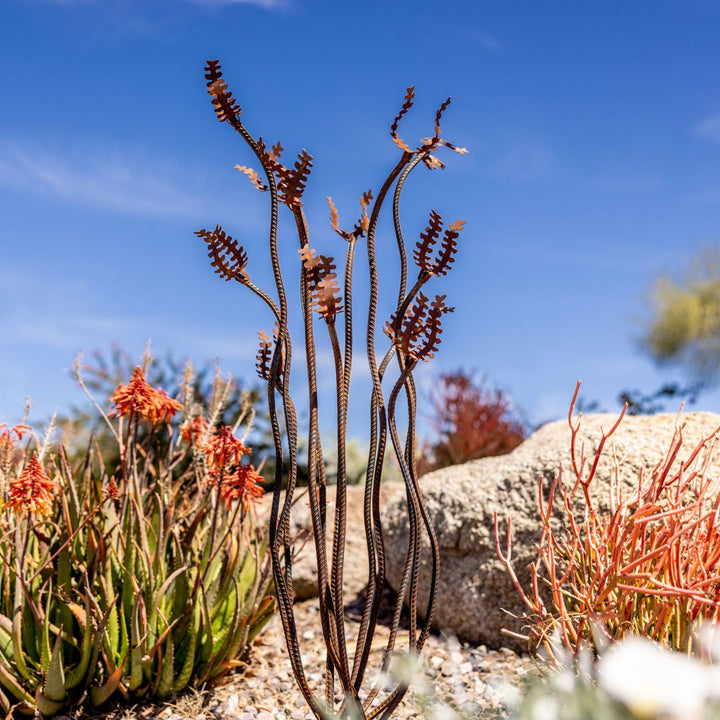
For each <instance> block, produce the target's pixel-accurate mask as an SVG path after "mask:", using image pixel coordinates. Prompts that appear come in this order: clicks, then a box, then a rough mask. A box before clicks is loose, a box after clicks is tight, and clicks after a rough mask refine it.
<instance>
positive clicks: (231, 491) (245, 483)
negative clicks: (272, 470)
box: [220, 463, 265, 510]
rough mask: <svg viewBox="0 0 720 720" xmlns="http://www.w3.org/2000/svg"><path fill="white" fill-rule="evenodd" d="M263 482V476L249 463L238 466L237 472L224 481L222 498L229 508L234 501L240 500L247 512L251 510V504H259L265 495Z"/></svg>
mask: <svg viewBox="0 0 720 720" xmlns="http://www.w3.org/2000/svg"><path fill="white" fill-rule="evenodd" d="M262 481H263V476H262V475H260V474H259V473H258V472H256V470H255V468H254V467H253V466H252V465H250V464H249V463H248V464H246V465H238V466H237V470H236V471H235V472H234V473H233V474H232V475H229V476H228V477H227V478H225V479H224V480H223V483H222V485H221V486H220V497H221V498H222V499H223V500H225V502H226V503H227V504H228V507H229V506H230V505H231V504H232V501H233V500H238V501H239V502H241V503H242V505H243V507H244V508H245V510H249V509H250V506H251V504H252V503H253V502H258V501H259V500H260V498H261V497H262V496H263V495H264V494H265V490H263V488H262V487H261V486H260V484H259V483H261V482H262Z"/></svg>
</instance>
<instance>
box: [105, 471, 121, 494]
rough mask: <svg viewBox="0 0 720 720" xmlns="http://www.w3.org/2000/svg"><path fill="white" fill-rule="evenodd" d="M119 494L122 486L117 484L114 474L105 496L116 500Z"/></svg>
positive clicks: (109, 481)
mask: <svg viewBox="0 0 720 720" xmlns="http://www.w3.org/2000/svg"><path fill="white" fill-rule="evenodd" d="M118 495H120V488H119V487H118V486H117V483H116V482H115V476H114V475H113V476H112V477H111V478H110V480H108V484H107V485H106V486H105V497H106V498H109V499H110V500H116V499H117V497H118Z"/></svg>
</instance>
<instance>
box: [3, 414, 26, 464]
mask: <svg viewBox="0 0 720 720" xmlns="http://www.w3.org/2000/svg"><path fill="white" fill-rule="evenodd" d="M31 429H32V428H31V427H30V426H29V425H16V426H15V427H14V428H8V426H7V423H0V472H8V471H9V467H10V464H11V462H12V460H13V456H14V454H15V447H16V443H17V441H19V440H22V436H23V435H24V434H25V433H28V432H30V430H31ZM13 435H14V436H15V437H13Z"/></svg>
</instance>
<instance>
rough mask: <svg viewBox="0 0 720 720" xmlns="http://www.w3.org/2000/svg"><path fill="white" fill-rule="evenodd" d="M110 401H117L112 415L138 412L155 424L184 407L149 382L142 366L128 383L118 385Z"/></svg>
mask: <svg viewBox="0 0 720 720" xmlns="http://www.w3.org/2000/svg"><path fill="white" fill-rule="evenodd" d="M110 402H113V403H115V410H114V411H113V412H112V413H111V415H122V416H128V415H130V414H131V413H136V414H137V415H139V416H140V417H141V418H143V420H148V421H149V422H151V423H152V424H153V425H158V424H159V423H162V422H167V421H168V420H170V418H171V417H172V416H173V415H174V414H175V412H176V411H177V410H180V409H182V405H181V404H180V403H179V402H178V401H177V400H173V399H172V398H171V397H168V394H167V393H166V392H165V391H164V390H160V389H158V390H156V389H155V388H154V387H152V386H151V385H149V384H148V382H147V380H145V375H144V374H143V371H142V368H141V367H140V366H138V367H136V368H135V372H134V373H133V376H132V379H131V380H130V382H129V383H128V384H127V385H119V386H118V389H117V390H116V391H115V392H114V393H113V394H112V396H111V397H110Z"/></svg>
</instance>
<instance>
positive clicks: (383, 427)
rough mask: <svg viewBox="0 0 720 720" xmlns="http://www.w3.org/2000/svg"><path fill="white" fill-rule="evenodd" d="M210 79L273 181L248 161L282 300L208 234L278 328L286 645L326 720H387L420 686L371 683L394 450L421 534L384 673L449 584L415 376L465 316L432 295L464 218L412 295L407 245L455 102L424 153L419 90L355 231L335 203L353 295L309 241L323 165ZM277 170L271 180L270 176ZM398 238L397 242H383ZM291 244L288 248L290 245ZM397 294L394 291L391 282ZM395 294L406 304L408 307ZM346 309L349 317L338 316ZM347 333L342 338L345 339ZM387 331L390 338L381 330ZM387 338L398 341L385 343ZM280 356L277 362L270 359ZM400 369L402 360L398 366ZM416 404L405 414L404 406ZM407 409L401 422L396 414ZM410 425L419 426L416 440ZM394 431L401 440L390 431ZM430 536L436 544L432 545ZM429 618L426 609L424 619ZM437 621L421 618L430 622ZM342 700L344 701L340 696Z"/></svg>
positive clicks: (435, 245)
mask: <svg viewBox="0 0 720 720" xmlns="http://www.w3.org/2000/svg"><path fill="white" fill-rule="evenodd" d="M205 78H206V80H207V86H208V93H209V95H210V97H211V101H212V104H213V107H214V108H215V112H216V114H217V117H218V119H219V120H220V121H221V122H225V123H227V124H229V125H230V126H231V127H232V128H233V129H234V130H235V131H237V132H238V133H239V134H240V136H241V137H242V139H243V140H244V142H245V143H246V144H247V145H248V146H249V147H250V149H251V150H252V152H253V154H254V155H255V157H256V159H257V161H258V162H259V163H260V166H261V170H262V172H261V173H258V172H256V171H255V170H254V169H252V168H249V167H247V166H244V165H243V166H236V167H237V169H238V170H239V171H241V172H242V173H243V174H244V175H246V176H247V177H248V179H249V180H250V181H251V183H252V185H253V186H254V187H255V188H257V189H258V190H261V191H264V192H268V193H269V194H270V213H269V238H268V241H269V254H270V261H271V264H272V270H273V277H274V281H275V293H274V295H275V297H274V298H273V297H272V295H273V293H268V292H266V291H263V290H261V289H259V288H258V287H256V286H255V285H254V284H253V283H252V281H251V279H250V277H249V275H248V272H247V264H248V256H247V253H246V252H245V250H244V249H243V248H242V247H240V246H239V245H238V244H237V242H236V241H235V240H233V239H232V238H231V237H230V236H229V235H227V234H226V233H225V232H224V230H222V228H221V227H220V226H217V227H216V229H215V231H214V232H208V231H207V230H202V231H199V232H198V235H199V236H200V237H202V239H203V240H204V241H205V242H206V243H207V245H208V250H209V256H210V258H211V261H212V265H213V267H214V268H215V271H216V272H217V273H218V274H219V275H220V276H221V277H222V278H223V279H225V280H235V281H236V282H238V283H240V284H241V285H246V286H248V287H249V288H250V289H251V291H253V292H254V293H255V294H256V295H257V296H258V297H259V298H260V299H261V300H263V301H264V302H265V304H266V305H267V306H268V308H269V310H270V311H271V312H272V315H273V318H274V320H275V322H276V326H275V333H274V341H270V337H269V335H268V334H266V333H262V334H261V346H260V352H259V353H258V364H257V368H258V372H259V374H260V376H261V377H262V378H263V379H264V380H265V381H266V382H267V398H268V412H269V415H270V426H271V430H272V435H273V446H274V451H275V476H274V495H273V502H272V508H271V513H270V521H269V524H270V529H269V537H270V555H271V559H272V566H273V577H274V581H275V587H276V592H277V600H278V608H279V614H280V619H281V622H282V627H283V632H284V635H285V638H286V642H287V650H288V657H289V660H290V664H291V667H292V671H293V674H294V676H295V679H296V681H297V683H298V686H299V688H300V690H301V692H302V694H303V695H304V697H305V699H306V701H307V702H308V704H309V705H310V708H311V710H312V712H313V713H314V714H315V715H316V716H317V717H318V718H320V717H321V716H322V714H323V711H324V709H332V711H333V712H335V713H337V714H338V715H340V716H341V717H350V716H352V717H354V718H362V719H363V720H371V719H372V718H388V717H390V715H391V714H392V713H393V711H394V709H395V708H396V707H397V705H398V703H399V702H400V701H401V700H402V698H403V696H404V694H405V693H406V691H407V682H405V681H402V680H401V681H398V682H396V683H395V685H394V687H391V688H388V687H387V686H386V685H385V684H383V685H380V684H377V683H374V684H373V683H370V687H369V688H367V687H365V686H366V685H367V683H364V680H365V675H366V670H367V669H368V661H369V659H370V656H371V651H372V650H373V648H374V647H375V645H374V640H375V637H376V629H377V620H378V613H379V611H380V601H381V598H382V596H383V591H384V588H385V548H384V540H383V531H382V525H381V520H380V504H379V498H380V485H381V482H382V478H383V470H384V468H385V467H386V463H387V462H388V459H389V456H390V454H391V455H392V457H393V458H394V460H395V462H396V463H397V465H398V467H399V469H400V474H401V476H402V479H403V481H404V483H405V491H406V492H405V496H406V501H407V504H406V507H407V517H408V523H409V527H410V532H409V541H408V545H407V552H406V556H405V563H404V572H403V581H402V586H401V592H400V593H399V595H398V598H397V601H396V605H395V608H394V611H393V613H392V616H391V617H392V622H391V627H390V631H389V633H388V637H387V643H386V645H385V649H384V651H383V653H382V656H381V657H382V659H381V661H380V668H379V670H380V671H381V672H382V673H385V672H386V671H387V670H388V669H389V666H390V661H391V659H392V658H393V657H394V656H395V655H396V654H397V653H398V652H400V653H401V654H406V655H410V656H413V655H416V654H418V653H419V652H420V651H421V650H422V647H423V645H424V643H425V641H426V640H427V637H428V632H429V627H430V624H431V621H432V616H433V612H434V606H435V592H436V587H437V581H438V567H439V557H438V544H437V541H436V539H435V534H434V531H433V528H432V525H431V523H430V521H429V516H428V514H427V511H426V509H425V506H424V503H423V498H422V493H421V491H420V488H419V485H418V482H417V473H416V469H415V461H414V444H415V419H416V409H417V398H416V391H415V384H414V382H413V376H412V373H413V370H414V369H415V367H416V366H417V364H418V362H419V361H426V360H429V359H430V358H432V357H433V356H434V354H435V352H436V351H437V349H438V345H439V344H440V337H441V334H442V329H441V321H442V318H443V316H444V315H445V314H446V313H448V312H451V311H452V310H453V308H451V307H448V306H447V305H446V303H445V296H444V295H436V296H435V298H434V300H433V301H431V300H430V299H429V298H428V297H427V296H425V295H424V294H423V292H422V291H421V288H423V287H424V286H425V285H426V283H428V282H429V281H430V280H431V279H433V278H434V277H438V276H442V275H445V274H446V273H447V272H448V270H449V269H450V266H451V265H452V263H453V262H454V255H455V252H456V240H457V237H458V235H459V232H460V230H461V229H462V227H463V224H464V223H463V222H462V221H459V220H456V221H455V222H453V223H452V224H450V225H449V226H448V227H447V229H445V231H444V233H443V220H442V218H441V217H440V215H439V214H438V213H437V212H435V211H434V210H432V211H431V212H430V222H429V224H428V227H427V229H426V230H425V232H424V233H422V234H421V235H420V240H419V241H418V242H417V245H416V248H415V250H414V252H413V259H414V260H415V263H416V264H417V266H418V273H417V278H416V279H415V280H414V282H413V284H412V288H411V290H410V291H409V292H408V291H407V285H408V262H407V251H406V248H405V243H404V239H403V235H402V230H401V222H400V198H401V194H402V190H403V186H404V183H405V180H406V179H407V178H408V177H409V175H410V173H411V172H412V171H413V170H414V169H416V168H417V167H419V166H420V164H421V163H422V164H423V165H424V166H425V167H427V168H429V169H431V170H432V169H436V168H441V167H444V166H443V163H442V162H441V161H440V160H439V159H438V158H437V157H436V156H435V155H434V154H433V153H435V152H437V150H438V149H439V148H440V147H441V146H443V145H444V146H446V147H448V148H450V149H451V150H454V151H456V152H459V153H464V152H466V151H465V150H464V148H458V147H456V146H454V145H453V144H452V143H449V142H447V141H446V140H444V139H442V138H441V136H440V120H441V117H442V114H443V112H444V111H445V109H446V108H447V107H448V105H449V103H450V100H449V98H448V100H446V101H445V102H443V103H442V104H441V105H440V107H439V108H438V110H437V112H436V114H435V122H434V132H433V134H432V136H430V137H428V138H425V139H423V140H422V142H421V144H420V146H419V147H417V148H416V149H414V150H413V149H411V148H410V147H409V146H408V145H407V143H406V142H405V141H404V140H402V139H401V138H400V136H399V135H398V123H399V121H400V120H401V119H402V117H403V116H404V115H405V114H406V113H407V112H408V111H409V110H410V108H411V107H412V105H413V100H414V88H409V89H408V91H407V94H406V96H405V100H404V103H403V105H402V108H401V110H400V112H399V113H398V114H397V115H396V117H395V119H394V120H393V123H392V125H391V127H390V134H391V137H392V139H393V142H394V143H395V144H396V145H397V146H398V148H400V150H401V151H402V154H401V156H400V158H399V160H398V162H397V163H396V165H395V166H394V168H392V170H391V171H390V172H389V174H388V176H387V178H386V179H385V181H384V182H383V183H382V185H381V187H380V190H379V191H378V193H377V195H376V196H375V197H374V198H373V194H372V192H371V191H367V192H364V193H363V194H362V196H361V199H360V205H361V216H360V219H359V220H358V222H357V223H356V224H355V225H354V227H353V229H352V231H345V230H342V229H341V228H340V224H339V219H338V217H339V216H338V211H337V209H336V207H335V205H334V204H333V202H332V200H331V199H330V198H328V202H329V205H330V223H331V226H332V228H333V230H334V231H335V232H336V233H337V234H338V235H339V236H340V237H341V238H342V239H343V241H344V244H345V251H346V258H345V271H344V279H343V280H344V281H343V287H342V289H341V288H340V287H339V285H338V276H337V273H336V272H335V271H336V264H335V260H334V258H333V257H330V256H326V255H322V254H318V253H316V251H315V250H314V249H313V248H311V246H310V243H309V229H308V226H307V222H306V219H305V214H304V211H303V194H304V191H305V187H306V184H307V181H308V177H309V174H310V170H311V168H312V164H313V163H312V156H311V155H309V154H308V153H307V152H306V151H305V150H302V151H301V152H300V153H299V155H298V157H297V161H295V163H294V164H293V165H292V166H291V165H287V166H286V165H284V164H283V163H282V162H281V161H280V156H281V154H282V152H283V148H282V146H281V145H280V143H276V144H275V145H273V146H271V147H270V149H268V148H267V146H266V145H265V143H264V142H263V141H262V139H261V138H255V137H253V136H252V135H251V134H250V133H249V132H248V130H247V129H246V128H245V126H244V124H243V122H242V121H241V119H240V115H241V111H240V108H239V106H238V104H237V102H236V101H235V99H234V98H233V97H232V94H231V93H230V91H229V90H228V87H227V84H226V83H225V81H224V79H223V78H222V72H221V70H220V65H219V63H218V62H217V61H209V62H208V64H207V66H206V74H205ZM263 176H264V180H263ZM388 198H391V199H392V215H393V225H394V234H395V244H396V246H397V249H398V253H399V259H400V266H401V267H400V277H399V282H398V286H399V287H398V291H397V295H396V296H391V297H393V300H392V302H393V303H395V312H394V313H393V314H392V315H391V317H390V319H389V320H388V321H387V322H385V323H384V324H383V325H382V326H381V327H382V329H383V330H384V333H385V335H387V337H389V339H390V347H389V349H385V350H383V351H382V352H381V353H380V355H379V357H380V358H382V360H381V361H378V354H377V347H376V346H377V343H378V341H379V337H378V332H377V320H378V318H377V313H378V307H379V305H380V293H379V284H378V273H377V257H376V242H379V241H380V239H378V238H377V237H376V234H377V228H378V220H379V218H380V215H381V211H382V210H383V208H384V204H385V202H386V200H387V199H388ZM280 204H284V205H286V206H287V208H288V210H289V211H290V212H291V214H292V216H293V220H294V225H295V230H296V233H297V241H298V244H297V249H298V252H299V257H298V256H297V255H296V256H295V257H294V258H290V259H291V260H293V261H294V267H295V268H296V270H294V271H291V272H290V273H288V272H287V271H286V272H285V273H284V272H283V269H282V267H283V266H284V265H287V264H288V262H289V261H288V260H286V259H285V258H281V257H280V252H279V242H278V212H279V205H280ZM363 239H364V241H365V248H364V254H365V255H366V258H367V273H368V280H369V286H370V298H369V303H368V314H367V323H366V334H365V337H366V346H367V360H368V365H369V371H370V377H371V380H372V392H371V397H370V399H369V413H370V417H369V420H370V448H369V452H368V467H367V475H366V489H365V496H364V525H365V538H366V542H367V555H368V585H367V590H366V593H365V600H364V606H363V608H362V612H361V613H360V624H359V627H358V633H357V638H356V641H355V645H354V649H350V648H349V645H348V640H347V638H346V636H345V621H344V612H345V601H344V600H345V599H344V596H343V573H344V565H345V545H346V523H347V500H346V487H347V477H346V440H347V417H348V412H349V407H350V406H349V401H350V377H351V367H352V350H353V342H352V337H353V316H352V282H353V273H354V270H355V260H356V258H355V255H356V245H357V244H358V243H359V242H360V241H361V240H363ZM382 240H383V241H384V240H385V239H384V238H383V239H382ZM283 247H288V245H287V244H286V243H283ZM294 272H298V273H299V287H300V308H301V311H302V315H303V320H304V323H303V338H302V344H303V346H304V349H305V364H306V372H307V393H308V395H307V397H308V408H309V417H308V430H307V441H306V446H307V449H308V450H307V453H308V466H307V477H308V495H307V497H308V498H309V504H310V512H311V518H312V535H313V539H314V548H315V559H316V563H317V573H318V598H319V622H320V626H321V629H322V637H323V641H324V644H325V648H326V658H325V663H324V668H323V673H324V689H323V692H319V691H318V689H317V688H316V687H311V685H310V683H309V682H308V675H307V671H306V667H305V664H304V662H303V657H302V652H301V645H302V642H301V640H302V638H301V637H300V636H299V634H298V630H297V626H296V624H295V618H294V610H293V600H294V597H293V584H292V560H293V551H292V545H291V533H290V528H291V514H292V507H293V502H294V499H295V491H296V485H297V479H298V447H299V445H298V443H299V438H298V422H297V415H296V411H295V404H294V403H293V400H292V396H291V387H290V377H291V369H292V344H291V339H290V334H289V331H288V312H289V303H288V295H287V292H286V281H285V277H286V275H294ZM384 286H385V283H384ZM394 297H397V301H396V302H395V300H394ZM343 312H344V313H345V320H344V322H343V323H337V316H338V315H339V314H341V313H343ZM316 316H317V317H319V318H320V320H321V321H322V322H320V323H319V324H323V323H324V325H325V329H326V331H327V341H328V343H329V345H330V348H331V352H332V358H333V367H334V373H335V379H336V391H337V395H336V399H337V403H336V408H335V411H336V415H335V419H336V428H337V448H336V451H337V477H336V484H337V488H336V492H335V493H334V496H335V512H334V517H333V518H332V527H331V528H329V527H328V523H329V521H330V518H328V513H327V502H328V497H327V489H326V480H325V461H324V457H323V450H322V445H321V442H320V430H319V427H320V423H319V408H318V400H317V390H318V381H317V350H316V332H315V325H314V323H315V321H316ZM338 324H339V325H341V328H342V335H343V336H342V338H341V337H340V336H339V334H338V330H339V328H338ZM380 337H382V334H380ZM382 339H383V341H384V342H387V339H386V338H384V337H382ZM270 358H271V359H270ZM393 360H394V361H395V362H394V363H393V362H392V361H393ZM403 409H404V411H403ZM398 414H401V416H402V417H401V421H400V423H398V422H397V415H398ZM399 427H407V430H405V432H404V435H403V433H401V432H400V431H399V429H398V428H399ZM388 435H389V436H388ZM329 533H331V537H332V545H331V548H330V554H329V557H328V552H327V546H326V542H327V539H328V536H329ZM423 538H424V539H425V542H423ZM423 562H424V563H425V565H426V566H427V565H428V563H429V567H430V568H431V570H430V577H429V582H428V586H427V588H426V589H425V593H424V595H425V597H426V602H425V603H424V606H423V608H422V609H420V608H419V607H418V597H419V594H420V593H419V582H420V568H421V565H422V564H423ZM406 600H407V601H408V603H409V606H410V616H409V628H408V633H407V638H406V639H405V642H404V643H403V644H402V645H398V638H399V635H398V627H399V622H400V616H401V609H402V606H403V603H404V602H405V601H406ZM419 610H421V612H419ZM419 614H421V615H422V616H423V617H424V618H425V621H424V623H423V624H420V625H419V624H418V615H419ZM338 698H339V699H338Z"/></svg>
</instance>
